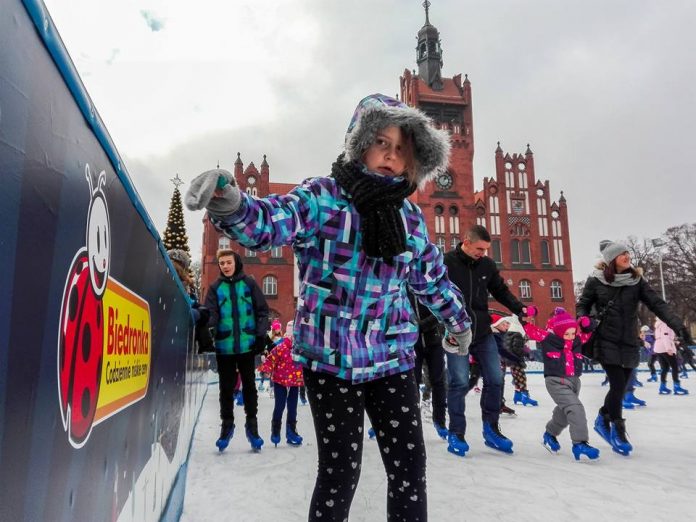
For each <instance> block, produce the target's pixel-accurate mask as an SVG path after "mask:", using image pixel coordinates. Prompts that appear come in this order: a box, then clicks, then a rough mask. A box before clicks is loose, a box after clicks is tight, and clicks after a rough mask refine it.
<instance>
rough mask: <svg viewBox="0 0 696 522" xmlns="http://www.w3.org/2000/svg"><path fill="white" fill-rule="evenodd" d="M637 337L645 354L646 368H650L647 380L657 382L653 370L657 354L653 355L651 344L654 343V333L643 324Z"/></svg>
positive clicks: (655, 372)
mask: <svg viewBox="0 0 696 522" xmlns="http://www.w3.org/2000/svg"><path fill="white" fill-rule="evenodd" d="M639 337H640V340H641V342H642V345H643V350H644V352H645V355H646V357H647V359H648V368H649V369H650V378H648V382H657V371H656V370H655V363H656V362H657V355H655V352H654V350H653V346H654V344H655V334H654V332H653V331H652V330H651V329H650V327H649V326H648V325H647V324H644V325H643V326H641V327H640V334H639Z"/></svg>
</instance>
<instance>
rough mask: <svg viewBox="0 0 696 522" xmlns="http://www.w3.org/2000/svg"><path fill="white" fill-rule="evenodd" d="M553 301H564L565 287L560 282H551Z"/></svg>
mask: <svg viewBox="0 0 696 522" xmlns="http://www.w3.org/2000/svg"><path fill="white" fill-rule="evenodd" d="M549 288H550V289H551V299H563V285H562V284H561V282H560V281H551V285H550V286H549Z"/></svg>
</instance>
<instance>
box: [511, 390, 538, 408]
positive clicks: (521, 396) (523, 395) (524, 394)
mask: <svg viewBox="0 0 696 522" xmlns="http://www.w3.org/2000/svg"><path fill="white" fill-rule="evenodd" d="M512 402H513V403H514V404H517V403H518V402H519V403H520V404H521V405H522V406H539V401H536V400H534V399H532V398H531V397H530V396H529V391H527V390H522V391H520V390H515V395H514V396H513V398H512Z"/></svg>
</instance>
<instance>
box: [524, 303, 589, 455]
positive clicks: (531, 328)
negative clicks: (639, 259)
mask: <svg viewBox="0 0 696 522" xmlns="http://www.w3.org/2000/svg"><path fill="white" fill-rule="evenodd" d="M535 311H536V307H531V306H530V307H527V313H528V314H529V315H530V316H533V315H535ZM548 327H550V331H549V330H548V329H546V330H542V329H541V328H539V327H537V326H535V325H533V324H531V323H527V324H525V325H524V330H525V332H526V333H527V336H528V337H529V338H530V339H532V340H533V341H536V342H538V343H540V344H541V353H542V357H543V361H544V382H545V383H546V390H547V391H548V392H549V395H550V396H551V398H552V399H553V402H555V403H556V407H555V408H554V409H553V414H552V417H551V420H550V421H549V422H548V423H547V424H546V431H544V434H543V436H542V443H543V445H544V447H546V449H548V450H549V451H550V452H552V453H557V452H558V451H560V449H561V444H560V443H559V442H558V438H557V437H558V436H559V435H560V434H561V432H562V431H563V430H564V429H565V428H566V427H567V426H570V438H571V440H572V442H573V446H572V453H573V456H574V457H575V460H580V457H581V456H582V455H585V456H586V457H587V458H589V459H591V460H594V459H596V458H597V457H599V450H598V449H597V448H593V447H592V446H590V444H589V440H590V434H589V430H588V429H587V416H586V415H585V407H584V406H583V405H582V401H581V400H580V376H581V375H582V344H583V343H584V342H586V341H587V339H588V338H589V336H590V330H591V329H592V321H591V320H590V318H589V317H581V318H580V319H579V320H578V321H577V322H576V321H575V319H573V318H572V317H571V316H570V315H569V314H568V313H566V312H559V313H557V314H554V316H553V317H552V318H551V321H550V322H549V323H548V324H547V328H548Z"/></svg>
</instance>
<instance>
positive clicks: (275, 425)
mask: <svg viewBox="0 0 696 522" xmlns="http://www.w3.org/2000/svg"><path fill="white" fill-rule="evenodd" d="M280 424H281V423H280V421H271V442H272V443H273V444H275V445H276V447H278V443H279V442H280Z"/></svg>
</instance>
